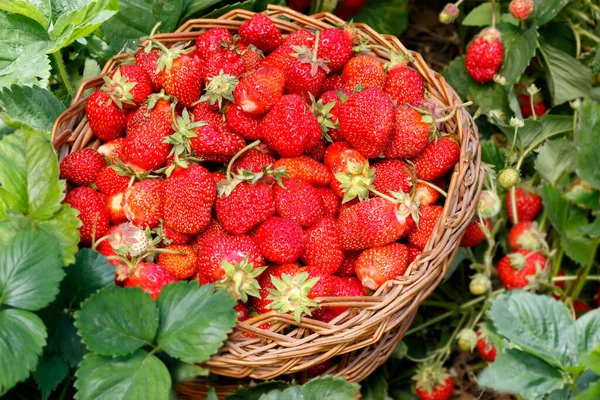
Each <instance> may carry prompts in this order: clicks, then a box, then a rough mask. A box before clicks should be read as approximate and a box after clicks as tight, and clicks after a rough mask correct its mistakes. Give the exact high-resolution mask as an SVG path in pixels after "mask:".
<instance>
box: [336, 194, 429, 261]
mask: <svg viewBox="0 0 600 400" xmlns="http://www.w3.org/2000/svg"><path fill="white" fill-rule="evenodd" d="M440 208H441V207H440ZM413 228H414V221H413V218H412V216H411V215H410V213H405V212H404V210H403V208H402V206H399V205H396V204H394V203H392V202H391V201H389V200H386V199H383V198H372V199H369V200H365V201H363V202H360V203H357V204H355V205H352V206H350V207H348V208H346V209H343V210H340V216H339V220H338V230H339V234H340V244H341V245H342V248H343V249H344V250H362V249H366V248H368V247H373V246H383V245H386V244H389V243H391V242H395V241H396V240H398V239H400V238H401V237H403V236H406V235H407V234H408V233H409V232H410V231H411V230H412V229H413Z"/></svg>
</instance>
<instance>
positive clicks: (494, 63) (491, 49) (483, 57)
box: [465, 28, 504, 83]
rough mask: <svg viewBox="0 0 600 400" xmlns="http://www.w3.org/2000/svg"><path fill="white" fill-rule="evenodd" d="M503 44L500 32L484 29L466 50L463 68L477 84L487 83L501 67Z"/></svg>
mask: <svg viewBox="0 0 600 400" xmlns="http://www.w3.org/2000/svg"><path fill="white" fill-rule="evenodd" d="M503 59H504V44H502V40H501V35H500V31H498V30H497V29H495V28H485V29H484V30H482V31H481V33H479V35H477V36H476V37H475V39H473V41H472V42H471V43H470V44H469V47H468V48H467V55H466V59H465V66H466V68H467V72H468V73H469V75H471V78H473V79H475V81H477V82H479V83H485V82H489V81H491V80H492V79H493V78H494V75H495V74H496V72H498V69H499V68H500V65H502V60H503Z"/></svg>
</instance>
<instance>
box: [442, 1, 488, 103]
mask: <svg viewBox="0 0 600 400" xmlns="http://www.w3.org/2000/svg"><path fill="white" fill-rule="evenodd" d="M486 4H487V3H486ZM442 75H443V76H444V78H446V81H447V82H448V84H449V85H450V86H452V89H454V90H455V91H456V94H458V96H459V97H460V98H461V99H466V98H467V95H468V90H469V82H471V81H472V80H473V79H472V78H471V77H470V76H469V73H468V72H467V69H466V67H465V56H460V57H456V58H455V59H454V60H452V61H450V64H448V66H447V67H446V68H444V71H442Z"/></svg>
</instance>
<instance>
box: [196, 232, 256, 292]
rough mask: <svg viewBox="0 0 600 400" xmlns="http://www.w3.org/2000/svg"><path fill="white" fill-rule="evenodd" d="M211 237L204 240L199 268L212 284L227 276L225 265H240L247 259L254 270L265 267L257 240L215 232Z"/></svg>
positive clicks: (246, 261) (199, 251)
mask: <svg viewBox="0 0 600 400" xmlns="http://www.w3.org/2000/svg"><path fill="white" fill-rule="evenodd" d="M209 235H210V236H211V237H209V238H208V239H207V238H206V234H205V235H204V236H205V238H204V239H203V244H204V245H203V246H202V247H200V248H199V250H198V267H199V271H200V273H201V274H202V275H203V276H204V277H205V278H206V280H207V281H208V282H210V283H212V282H218V281H220V280H222V279H223V278H225V277H226V276H227V273H226V270H225V268H224V266H225V263H229V264H231V265H238V264H240V263H242V261H244V259H245V263H246V264H252V268H254V269H256V268H260V267H262V266H264V265H265V259H264V258H263V256H262V254H261V253H260V250H259V248H258V244H257V243H256V240H254V239H253V238H252V237H250V236H246V235H241V236H231V235H227V234H225V233H219V232H218V231H217V232H213V233H211V234H209Z"/></svg>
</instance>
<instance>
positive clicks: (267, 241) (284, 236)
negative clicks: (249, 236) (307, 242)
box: [256, 217, 304, 264]
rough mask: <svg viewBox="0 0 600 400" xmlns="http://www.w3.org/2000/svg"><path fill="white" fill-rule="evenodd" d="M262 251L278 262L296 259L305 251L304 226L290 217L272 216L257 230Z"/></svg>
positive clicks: (257, 238)
mask: <svg viewBox="0 0 600 400" xmlns="http://www.w3.org/2000/svg"><path fill="white" fill-rule="evenodd" d="M256 241H257V242H258V247H259V248H260V251H261V253H262V254H263V256H265V258H266V259H267V260H269V261H273V262H276V263H278V264H285V263H291V262H294V261H296V260H297V259H298V258H300V256H301V255H302V253H304V237H303V232H302V228H301V227H300V225H298V224H297V223H296V222H294V221H293V220H291V219H289V218H280V217H271V218H269V219H268V220H266V221H265V222H263V223H262V225H261V226H259V227H258V229H257V231H256Z"/></svg>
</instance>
